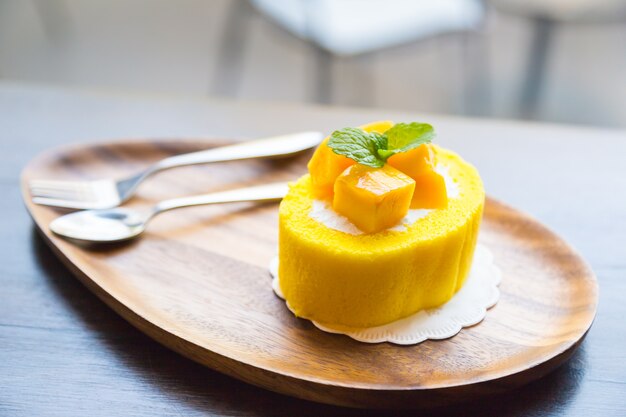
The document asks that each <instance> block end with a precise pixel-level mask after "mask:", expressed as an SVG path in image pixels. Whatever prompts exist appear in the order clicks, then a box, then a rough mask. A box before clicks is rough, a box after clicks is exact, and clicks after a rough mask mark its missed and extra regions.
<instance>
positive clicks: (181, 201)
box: [150, 182, 289, 218]
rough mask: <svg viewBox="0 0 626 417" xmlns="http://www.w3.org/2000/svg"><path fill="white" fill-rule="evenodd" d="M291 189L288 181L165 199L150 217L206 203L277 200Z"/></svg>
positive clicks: (154, 208) (153, 210)
mask: <svg viewBox="0 0 626 417" xmlns="http://www.w3.org/2000/svg"><path fill="white" fill-rule="evenodd" d="M288 190H289V185H288V183H287V182H276V183H272V184H265V185H257V186H254V187H247V188H237V189H235V190H228V191H219V192H215V193H211V194H203V195H197V196H193V197H181V198H174V199H171V200H163V201H161V202H160V203H158V204H157V205H155V206H154V207H153V209H152V213H151V215H150V218H152V217H154V216H156V215H157V214H159V213H163V212H164V211H169V210H174V209H177V208H183V207H191V206H201V205H205V204H222V203H235V202H240V201H268V202H269V201H277V200H281V199H282V198H283V197H284V196H285V195H286V194H287V191H288Z"/></svg>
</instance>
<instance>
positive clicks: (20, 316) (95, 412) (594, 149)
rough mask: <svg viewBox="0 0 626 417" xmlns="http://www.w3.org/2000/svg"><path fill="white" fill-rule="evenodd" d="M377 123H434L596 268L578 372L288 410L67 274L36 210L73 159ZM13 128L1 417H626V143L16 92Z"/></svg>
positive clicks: (1, 323)
mask: <svg viewBox="0 0 626 417" xmlns="http://www.w3.org/2000/svg"><path fill="white" fill-rule="evenodd" d="M605 111H610V109H605ZM376 119H391V120H396V121H409V120H423V121H428V122H430V123H432V124H433V125H434V126H435V127H436V129H437V131H438V137H437V141H438V143H440V144H442V145H443V146H446V147H449V148H451V149H455V150H457V151H458V152H459V153H461V154H462V155H463V156H464V157H465V158H467V159H468V160H469V161H471V162H472V163H474V164H475V165H476V166H477V167H478V169H479V170H480V173H481V176H482V177H483V180H484V181H485V186H486V189H487V191H488V193H489V194H490V195H492V196H494V197H496V198H497V199H499V200H501V201H506V202H507V203H509V204H511V205H512V206H514V207H517V208H520V209H522V210H523V211H524V212H527V213H530V214H532V216H533V217H535V218H537V219H538V220H540V221H541V223H543V224H546V225H548V226H549V227H550V228H551V229H553V230H555V231H556V232H558V234H559V235H561V236H563V237H564V238H565V239H566V240H567V242H569V243H571V244H572V245H573V246H574V247H575V248H576V249H577V250H578V251H579V252H580V253H581V254H582V255H583V257H584V258H585V260H587V261H588V262H589V263H590V265H591V267H592V269H593V271H594V272H595V273H596V275H597V277H598V283H599V287H600V302H599V304H598V312H597V316H596V319H595V321H594V324H593V326H592V327H591V329H590V331H589V332H588V334H587V336H586V338H585V340H584V342H583V343H581V345H580V347H579V348H578V349H577V350H576V352H574V354H573V356H572V357H571V358H570V360H568V361H566V362H564V363H563V365H562V366H560V367H559V368H558V369H556V370H555V371H553V372H551V373H549V374H548V375H546V376H545V377H543V378H540V379H538V380H536V381H534V382H532V383H529V384H526V385H524V386H522V387H520V388H517V389H511V390H508V391H506V392H498V393H494V395H492V396H489V397H482V396H481V397H477V398H475V399H470V400H469V401H467V402H463V403H460V404H457V405H454V404H449V405H445V406H442V407H438V408H437V409H430V410H428V411H427V412H416V411H413V410H411V411H407V412H393V413H392V412H389V411H373V410H368V411H365V410H355V409H349V408H341V407H334V406H328V405H324V404H319V403H313V402H309V401H305V400H299V399H296V398H293V397H288V396H284V395H280V394H275V393H273V392H270V391H268V390H266V389H262V388H258V387H255V386H253V385H251V384H247V383H243V382H240V381H238V380H237V379H234V378H231V377H228V376H225V375H224V374H222V373H219V372H216V371H213V370H211V369H210V368H208V367H205V366H203V365H200V364H197V363H195V362H193V361H191V360H189V359H187V358H185V357H184V356H182V355H180V354H178V353H175V352H174V351H172V350H170V349H168V348H165V347H164V346H163V345H161V344H160V343H157V342H155V341H153V340H152V339H150V338H149V337H147V336H145V334H144V333H142V332H141V331H138V330H137V329H136V328H135V327H133V326H132V325H130V324H129V323H128V322H127V321H126V320H125V319H123V318H122V317H121V316H120V315H119V314H116V313H115V312H114V311H113V310H112V309H111V308H109V307H108V306H107V305H106V304H104V303H103V302H101V301H100V300H99V299H98V298H97V297H96V296H95V295H93V293H92V292H90V291H89V290H88V289H87V288H86V287H85V286H84V285H83V284H81V283H80V281H79V280H77V279H76V278H75V277H74V276H73V274H72V273H71V271H70V270H68V268H67V267H66V266H65V265H64V264H62V263H61V261H59V260H58V258H57V257H56V256H55V255H54V254H53V253H52V251H51V249H50V248H49V246H48V245H47V244H46V243H45V242H44V240H43V239H42V238H41V236H40V234H39V233H38V232H36V228H35V227H34V226H33V222H32V220H31V218H30V216H29V215H28V212H27V210H26V209H25V208H24V203H23V201H22V196H21V187H20V183H19V175H20V171H21V170H22V168H23V167H24V166H25V165H26V164H27V163H28V162H29V161H30V160H31V159H32V158H33V157H34V156H35V155H37V154H39V153H41V152H43V151H45V150H47V149H50V148H54V147H57V146H60V145H64V144H67V143H83V144H89V143H95V142H98V141H102V140H108V139H109V138H128V137H144V138H145V137H155V138H156V137H161V138H167V137H186V138H202V137H208V136H211V137H215V136H219V137H223V138H231V137H232V138H237V140H244V139H246V138H260V137H264V136H269V135H275V134H280V133H285V132H295V131H301V130H314V129H320V130H323V131H330V130H332V129H333V128H336V127H337V126H350V125H352V126H353V125H359V124H362V123H367V122H369V121H371V120H376ZM0 126H1V127H2V128H1V129H0V193H1V194H2V198H0V212H1V213H2V216H1V217H0V236H2V239H0V415H1V416H28V417H30V416H62V417H68V416H80V417H83V416H86V415H88V416H92V417H96V416H97V417H99V416H103V417H110V416H116V415H133V416H155V415H158V416H206V415H212V416H242V417H243V416H266V415H272V416H284V417H287V416H307V417H308V416H311V417H312V416H320V415H328V416H359V417H360V416H388V415H402V416H416V415H431V416H468V415H472V416H492V417H493V416H498V417H500V416H504V415H506V416H520V417H521V416H523V417H530V416H532V417H546V416H559V417H562V416H566V417H589V416H596V415H602V416H604V417H609V416H623V415H626V396H624V392H625V390H626V357H625V356H624V349H622V348H621V347H622V346H624V344H625V343H626V328H625V327H624V317H625V316H626V303H624V294H626V279H624V277H626V198H625V195H624V193H622V192H620V190H625V189H626V164H624V162H623V160H624V155H626V131H623V130H606V129H590V128H581V127H577V126H565V125H554V124H536V123H519V122H511V121H505V120H485V119H466V118H457V117H449V116H443V115H432V114H431V115H424V114H415V113H405V112H399V111H392V110H385V109H364V108H337V107H320V106H301V105H294V104H281V103H254V102H231V101H222V100H212V99H206V100H198V99H187V98H180V97H171V96H154V95H153V96H144V95H139V94H119V93H109V92H106V93H105V92H97V91H84V90H77V89H73V90H72V89H59V88H51V87H46V86H32V85H25V84H15V83H9V82H6V81H0ZM155 179H156V178H155ZM146 186H149V184H148V183H147V184H146ZM143 192H144V193H145V192H147V189H145V190H144V191H143ZM171 214H172V215H175V212H174V213H171ZM157 220H158V219H157ZM162 220H165V218H162ZM154 226H155V227H157V226H158V223H154Z"/></svg>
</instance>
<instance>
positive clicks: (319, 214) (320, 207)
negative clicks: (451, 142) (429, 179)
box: [309, 165, 460, 236]
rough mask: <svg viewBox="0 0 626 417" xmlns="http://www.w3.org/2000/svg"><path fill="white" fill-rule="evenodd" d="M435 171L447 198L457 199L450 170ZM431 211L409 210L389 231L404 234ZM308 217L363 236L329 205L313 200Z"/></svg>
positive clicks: (440, 169) (457, 192) (456, 187)
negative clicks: (443, 186) (442, 180)
mask: <svg viewBox="0 0 626 417" xmlns="http://www.w3.org/2000/svg"><path fill="white" fill-rule="evenodd" d="M435 171H436V172H437V173H438V174H440V175H441V176H442V177H443V179H444V180H445V182H446V191H447V193H448V198H458V196H459V194H460V190H459V185H458V184H457V183H456V181H455V180H454V179H453V178H452V177H451V176H450V172H449V171H450V168H449V167H447V166H445V165H437V166H436V167H435ZM431 211H432V210H428V209H414V210H409V211H408V212H407V214H406V216H404V217H403V218H402V220H400V222H399V223H398V224H397V225H395V226H394V227H391V228H389V230H392V231H394V232H404V231H405V230H406V228H407V227H408V226H410V225H412V224H413V223H415V222H416V221H418V220H419V219H422V218H424V217H426V216H428V214H429V213H430V212H431ZM309 216H310V217H311V218H312V219H314V220H316V221H318V222H319V223H321V224H323V225H324V226H326V227H328V228H329V229H333V230H337V231H339V232H344V233H348V234H350V235H355V236H356V235H362V234H363V232H362V231H361V230H360V229H359V228H358V227H356V226H355V225H354V224H353V223H352V222H351V221H350V220H348V219H347V218H346V217H344V216H342V215H340V214H338V213H337V212H336V211H335V210H333V208H332V207H331V206H330V204H328V203H327V202H325V201H321V200H313V207H312V208H311V211H310V212H309Z"/></svg>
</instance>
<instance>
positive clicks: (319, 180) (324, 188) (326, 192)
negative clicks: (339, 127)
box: [308, 120, 393, 199]
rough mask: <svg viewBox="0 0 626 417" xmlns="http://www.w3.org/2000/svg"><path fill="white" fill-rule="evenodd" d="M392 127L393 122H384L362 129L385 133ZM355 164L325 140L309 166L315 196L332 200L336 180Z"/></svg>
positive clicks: (365, 126) (362, 127)
mask: <svg viewBox="0 0 626 417" xmlns="http://www.w3.org/2000/svg"><path fill="white" fill-rule="evenodd" d="M392 126H393V122H391V121H389V120H383V121H380V122H373V123H369V124H366V125H363V126H360V127H361V129H363V130H365V131H366V132H368V133H371V132H377V133H385V132H386V131H387V130H389V129H390V128H391V127H392ZM355 163H356V162H354V161H353V160H352V159H350V158H347V157H345V156H343V155H338V154H336V153H335V152H333V150H332V149H331V148H329V147H328V138H326V139H324V141H323V142H322V143H321V144H320V146H319V147H318V148H317V149H316V150H315V153H314V154H313V157H312V158H311V160H310V161H309V164H308V168H309V173H310V174H311V185H312V187H313V196H314V197H315V198H319V199H332V198H333V187H334V184H335V180H336V179H337V177H338V176H339V174H341V173H342V172H343V171H345V169H346V168H348V167H349V166H351V165H354V164H355Z"/></svg>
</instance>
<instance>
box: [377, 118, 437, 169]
mask: <svg viewBox="0 0 626 417" xmlns="http://www.w3.org/2000/svg"><path fill="white" fill-rule="evenodd" d="M385 135H386V136H387V147H386V148H383V149H381V150H379V151H378V154H379V156H380V157H381V158H383V159H385V160H386V159H387V158H389V157H390V156H391V155H395V154H396V153H400V152H406V151H410V150H411V149H415V148H417V147H418V146H420V145H423V144H424V143H430V142H431V141H432V140H433V138H434V137H435V129H433V127H432V126H431V125H429V124H428V123H418V122H413V123H398V124H396V125H394V126H393V127H392V128H391V129H389V130H388V131H386V132H385Z"/></svg>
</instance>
